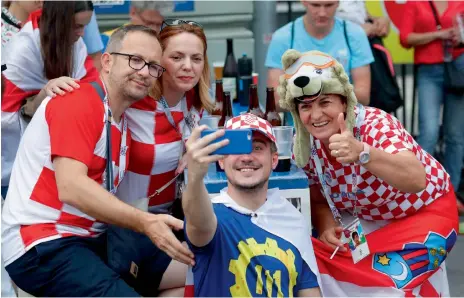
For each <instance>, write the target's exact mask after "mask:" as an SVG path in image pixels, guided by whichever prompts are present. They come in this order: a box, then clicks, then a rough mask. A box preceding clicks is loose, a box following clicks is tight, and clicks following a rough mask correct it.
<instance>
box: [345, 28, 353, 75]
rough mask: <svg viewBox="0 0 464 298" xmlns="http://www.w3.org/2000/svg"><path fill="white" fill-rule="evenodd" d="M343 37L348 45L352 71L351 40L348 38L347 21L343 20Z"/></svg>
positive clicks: (349, 63)
mask: <svg viewBox="0 0 464 298" xmlns="http://www.w3.org/2000/svg"><path fill="white" fill-rule="evenodd" d="M343 35H344V36H345V41H346V44H347V46H348V56H349V59H348V65H349V66H350V69H351V53H352V51H351V46H350V39H349V38H348V32H347V29H346V21H345V20H343Z"/></svg>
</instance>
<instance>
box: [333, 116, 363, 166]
mask: <svg viewBox="0 0 464 298" xmlns="http://www.w3.org/2000/svg"><path fill="white" fill-rule="evenodd" d="M337 121H338V124H339V125H340V133H337V134H334V135H332V136H331V137H330V139H329V149H330V155H332V156H333V157H335V158H336V159H337V161H338V162H339V163H353V162H357V161H358V160H359V154H360V153H361V152H362V151H363V144H362V143H361V142H359V141H358V140H356V138H355V137H354V136H353V132H351V131H349V130H348V129H347V128H346V123H345V116H344V115H343V113H340V114H339V115H338V119H337Z"/></svg>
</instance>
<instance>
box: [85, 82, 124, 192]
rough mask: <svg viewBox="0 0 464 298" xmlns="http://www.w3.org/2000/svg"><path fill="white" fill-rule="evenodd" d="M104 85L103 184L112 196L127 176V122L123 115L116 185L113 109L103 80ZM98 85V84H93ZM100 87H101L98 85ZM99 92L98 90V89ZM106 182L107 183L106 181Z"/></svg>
mask: <svg viewBox="0 0 464 298" xmlns="http://www.w3.org/2000/svg"><path fill="white" fill-rule="evenodd" d="M101 81H102V83H103V89H104V90H105V93H104V94H105V96H104V97H102V96H101V95H102V94H100V97H101V98H102V101H103V106H104V108H105V123H106V169H105V172H106V175H105V174H103V180H104V181H103V182H104V183H105V182H106V189H107V190H108V191H109V192H111V193H112V194H115V193H116V191H117V189H118V186H119V184H120V183H121V181H122V179H123V178H124V175H125V170H126V153H127V144H126V143H127V121H126V117H125V115H122V119H121V124H122V139H121V147H120V150H119V180H118V185H115V184H114V173H113V158H112V146H111V125H112V124H111V123H112V121H113V113H112V112H111V109H110V108H109V105H108V92H107V91H106V86H105V83H104V82H103V80H101ZM92 85H94V87H95V85H98V84H97V83H95V84H92ZM98 87H100V86H99V85H98ZM97 91H98V89H97ZM105 180H106V181H105Z"/></svg>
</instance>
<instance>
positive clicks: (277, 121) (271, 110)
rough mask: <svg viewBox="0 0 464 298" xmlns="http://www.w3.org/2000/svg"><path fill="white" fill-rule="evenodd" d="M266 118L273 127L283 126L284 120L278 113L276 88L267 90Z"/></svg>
mask: <svg viewBox="0 0 464 298" xmlns="http://www.w3.org/2000/svg"><path fill="white" fill-rule="evenodd" d="M264 117H265V119H266V120H267V121H269V123H271V125H272V126H281V125H282V119H281V118H280V115H279V113H277V111H276V105H275V98H274V88H272V87H268V88H266V112H265V113H264Z"/></svg>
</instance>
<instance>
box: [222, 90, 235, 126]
mask: <svg viewBox="0 0 464 298" xmlns="http://www.w3.org/2000/svg"><path fill="white" fill-rule="evenodd" d="M231 101H232V100H231V99H230V92H228V91H226V92H224V105H223V107H222V115H221V119H219V123H218V126H219V127H222V126H225V125H226V122H227V121H228V120H229V119H231V118H232V117H234V116H233V115H232V103H231Z"/></svg>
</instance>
